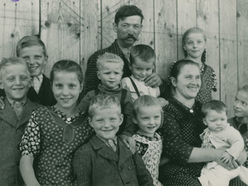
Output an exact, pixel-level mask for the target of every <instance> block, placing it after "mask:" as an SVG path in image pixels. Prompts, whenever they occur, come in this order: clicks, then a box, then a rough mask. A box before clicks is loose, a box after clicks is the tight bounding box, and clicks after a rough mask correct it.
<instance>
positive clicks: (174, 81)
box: [170, 77, 177, 87]
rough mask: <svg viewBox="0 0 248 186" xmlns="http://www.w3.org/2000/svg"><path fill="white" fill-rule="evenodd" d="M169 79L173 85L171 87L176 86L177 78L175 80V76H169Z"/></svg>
mask: <svg viewBox="0 0 248 186" xmlns="http://www.w3.org/2000/svg"><path fill="white" fill-rule="evenodd" d="M170 80H171V84H172V85H173V87H177V80H176V78H174V77H171V78H170Z"/></svg>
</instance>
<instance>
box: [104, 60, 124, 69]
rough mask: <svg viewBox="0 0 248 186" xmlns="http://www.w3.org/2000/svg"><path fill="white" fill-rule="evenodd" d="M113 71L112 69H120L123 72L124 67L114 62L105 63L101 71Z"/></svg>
mask: <svg viewBox="0 0 248 186" xmlns="http://www.w3.org/2000/svg"><path fill="white" fill-rule="evenodd" d="M106 69H108V70H110V69H111V70H112V69H118V70H122V69H123V65H122V64H121V63H117V62H113V61H105V62H103V63H102V64H101V68H100V69H99V70H106Z"/></svg>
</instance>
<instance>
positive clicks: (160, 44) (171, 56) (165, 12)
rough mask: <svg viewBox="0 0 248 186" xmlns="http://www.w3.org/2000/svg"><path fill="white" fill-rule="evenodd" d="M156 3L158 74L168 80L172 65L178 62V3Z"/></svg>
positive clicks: (156, 1) (169, 1)
mask: <svg viewBox="0 0 248 186" xmlns="http://www.w3.org/2000/svg"><path fill="white" fill-rule="evenodd" d="M154 3H155V6H154V7H155V8H154V11H155V22H154V24H155V30H154V31H155V49H156V55H157V72H158V73H159V74H160V75H161V77H162V78H163V79H166V78H167V77H168V69H169V65H170V63H172V62H173V61H176V60H177V3H176V1H175V0H167V1H164V0H155V1H154Z"/></svg>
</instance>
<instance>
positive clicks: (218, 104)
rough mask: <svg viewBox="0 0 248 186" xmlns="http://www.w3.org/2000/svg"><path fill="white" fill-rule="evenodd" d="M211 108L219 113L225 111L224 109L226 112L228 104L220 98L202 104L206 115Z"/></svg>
mask: <svg viewBox="0 0 248 186" xmlns="http://www.w3.org/2000/svg"><path fill="white" fill-rule="evenodd" d="M210 110H214V111H216V112H218V113H220V112H223V111H224V112H226V105H225V104H224V103H223V102H222V101H219V100H211V101H209V102H207V103H204V104H203V105H202V109H201V111H202V113H203V116H204V117H206V115H207V114H208V112H209V111H210Z"/></svg>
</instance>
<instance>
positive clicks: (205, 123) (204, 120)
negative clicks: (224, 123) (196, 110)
mask: <svg viewBox="0 0 248 186" xmlns="http://www.w3.org/2000/svg"><path fill="white" fill-rule="evenodd" d="M202 121H203V123H204V125H206V126H208V124H207V122H206V119H205V118H203V120H202Z"/></svg>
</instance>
